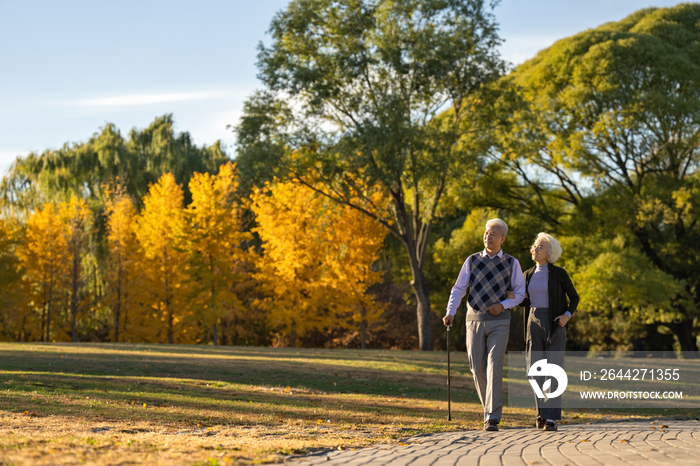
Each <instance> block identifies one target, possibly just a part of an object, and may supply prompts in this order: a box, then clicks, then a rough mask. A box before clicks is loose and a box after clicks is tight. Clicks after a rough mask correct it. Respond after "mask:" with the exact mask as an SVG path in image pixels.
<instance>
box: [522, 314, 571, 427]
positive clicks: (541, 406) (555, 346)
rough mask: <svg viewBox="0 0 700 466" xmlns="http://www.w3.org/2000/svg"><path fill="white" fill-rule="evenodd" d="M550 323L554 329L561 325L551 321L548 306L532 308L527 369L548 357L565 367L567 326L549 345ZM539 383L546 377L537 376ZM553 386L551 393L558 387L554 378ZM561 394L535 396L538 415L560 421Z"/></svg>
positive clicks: (526, 341)
mask: <svg viewBox="0 0 700 466" xmlns="http://www.w3.org/2000/svg"><path fill="white" fill-rule="evenodd" d="M550 324H551V325H552V327H551V328H552V330H553V329H554V325H556V326H558V327H559V324H558V323H551V319H550V317H549V309H548V308H546V307H540V308H534V307H532V308H530V316H529V318H528V321H527V337H526V340H525V350H526V351H527V353H526V363H527V369H528V371H529V370H530V366H531V365H532V364H533V363H535V362H537V361H539V360H540V359H547V363H548V364H556V365H558V366H560V367H561V368H562V369H563V368H564V349H565V347H566V327H559V328H558V329H557V331H556V332H554V334H553V335H552V338H551V345H550V346H549V347H547V338H548V337H549V335H550ZM534 379H535V380H536V381H537V383H538V384H539V385H540V387H542V386H543V385H544V381H545V380H546V377H535V378H534ZM551 383H552V387H551V388H550V390H548V391H549V392H550V393H552V392H554V391H555V390H556V389H557V386H556V384H557V383H556V380H555V379H552V382H551ZM561 398H562V397H561V396H559V397H557V398H554V399H548V400H541V399H539V398H537V396H535V404H536V406H537V415H538V416H539V417H542V418H544V419H552V420H554V421H558V420H560V419H561Z"/></svg>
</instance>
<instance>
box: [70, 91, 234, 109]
mask: <svg viewBox="0 0 700 466" xmlns="http://www.w3.org/2000/svg"><path fill="white" fill-rule="evenodd" d="M217 97H222V96H221V95H220V93H217V92H178V93H168V94H132V95H121V96H115V97H103V98H99V99H86V100H79V101H77V102H76V104H77V105H78V106H80V107H136V106H140V105H152V104H164V103H171V102H186V101H193V100H207V99H213V98H217Z"/></svg>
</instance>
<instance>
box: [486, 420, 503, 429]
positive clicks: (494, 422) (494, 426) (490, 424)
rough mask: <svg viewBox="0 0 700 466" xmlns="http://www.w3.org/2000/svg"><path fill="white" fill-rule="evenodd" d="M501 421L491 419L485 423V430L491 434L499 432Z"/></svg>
mask: <svg viewBox="0 0 700 466" xmlns="http://www.w3.org/2000/svg"><path fill="white" fill-rule="evenodd" d="M499 422H500V419H489V420H488V421H486V422H485V423H484V430H486V431H489V432H498V423H499Z"/></svg>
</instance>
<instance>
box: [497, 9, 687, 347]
mask: <svg viewBox="0 0 700 466" xmlns="http://www.w3.org/2000/svg"><path fill="white" fill-rule="evenodd" d="M699 43H700V5H698V4H694V3H693V4H691V3H688V4H681V5H678V6H676V7H673V8H665V9H655V8H649V9H645V10H640V11H638V12H636V13H634V14H632V15H630V16H629V17H627V18H625V19H624V20H622V21H620V22H617V23H607V24H604V25H603V26H600V27H598V28H596V29H591V30H588V31H585V32H582V33H580V34H577V35H575V36H573V37H570V38H567V39H563V40H561V41H559V42H557V43H556V44H554V45H553V46H551V47H550V48H548V49H546V50H543V51H542V52H540V53H539V54H538V55H537V56H536V57H535V58H534V59H532V60H530V61H528V62H526V63H524V64H523V65H521V66H519V67H518V68H517V69H515V70H514V72H513V73H511V74H510V75H509V76H508V77H507V78H505V80H504V82H503V83H502V84H503V85H504V86H510V88H511V90H512V93H511V94H510V98H511V100H510V102H502V109H503V110H504V111H505V113H507V114H508V116H507V118H508V119H509V120H508V124H507V125H504V126H501V129H502V131H494V132H492V133H491V136H492V137H494V142H495V143H496V144H497V147H498V149H499V152H500V154H501V155H502V158H501V159H500V160H499V162H506V163H507V164H509V166H510V167H511V168H512V169H513V170H514V171H515V172H516V173H518V174H519V175H520V181H521V186H524V187H528V188H530V189H531V193H532V195H533V196H532V197H533V198H534V199H538V202H539V208H538V210H539V214H540V215H541V216H542V218H543V219H544V220H546V221H548V222H550V224H559V226H558V227H557V228H559V230H561V231H564V232H566V231H567V230H568V231H570V232H572V233H573V232H574V231H576V230H578V232H579V233H581V232H586V233H589V234H593V233H595V234H596V235H598V236H599V237H602V238H604V239H605V238H607V239H609V240H611V239H613V238H615V237H617V236H620V237H621V238H623V239H624V241H625V245H626V247H628V248H631V249H632V250H633V251H632V252H630V253H629V255H623V256H620V257H617V258H613V257H612V256H609V255H601V257H598V258H594V260H595V261H596V262H595V264H598V268H597V269H596V270H597V271H596V272H595V274H594V275H595V277H598V278H600V277H607V279H609V280H613V286H612V287H602V288H599V292H600V293H604V295H598V296H597V299H598V300H600V302H610V300H614V299H615V297H616V296H617V292H616V290H619V289H625V290H627V291H628V292H631V289H632V288H634V289H635V290H636V292H635V293H632V295H633V296H637V297H638V298H639V299H640V300H642V301H646V303H647V304H646V305H642V304H641V301H637V302H636V304H635V306H633V307H639V308H640V309H642V308H648V307H649V306H651V307H652V308H653V312H644V313H640V314H639V318H640V319H645V320H650V319H651V320H654V321H656V322H658V323H659V324H662V325H665V326H667V327H668V328H669V329H671V330H672V331H673V332H674V333H675V335H676V337H677V338H678V341H679V343H680V347H681V349H682V350H683V351H691V352H694V353H695V354H697V351H698V347H697V345H696V339H695V336H694V334H693V332H694V329H697V327H698V325H699V324H700V322H698V317H699V316H700V314H699V311H698V309H699V308H700V268H698V267H697V263H698V260H700V221H699V220H700V208H699V207H700V206H699V205H698V201H697V200H698V199H700V172H699V171H698V162H699V161H700V159H699V155H700V150H699V147H700V53H699V52H700V49H699V48H698V44H699ZM513 96H517V97H518V98H517V99H513V98H512V97H513ZM504 118H506V117H504ZM552 186H554V188H553V189H552ZM541 193H548V196H549V197H547V196H540V194H541ZM555 198H556V199H558V200H559V201H565V202H566V204H567V205H568V207H566V208H564V209H551V208H550V207H551V206H552V205H553V203H551V202H549V201H551V200H552V199H555ZM562 213H564V214H566V215H565V216H564V217H562V216H561V214H562ZM638 254H641V255H643V256H644V257H645V259H644V260H642V259H641V258H640V257H639V255H638ZM620 261H621V262H620ZM590 267H593V265H591V266H590ZM606 267H610V268H611V269H612V270H611V272H612V271H614V270H625V272H624V273H619V274H610V273H604V270H603V269H605V268H606ZM625 267H627V269H625ZM629 267H641V268H645V269H648V270H646V271H645V270H642V271H638V274H637V275H635V274H633V275H628V273H630V270H631V269H630V268H629ZM588 270H589V271H590V270H593V269H590V268H589V269H588ZM581 273H583V272H581ZM639 274H641V275H639ZM582 276H583V275H582ZM630 276H638V277H639V278H640V279H639V280H637V281H633V282H630V281H629V277H630ZM586 277H587V278H589V279H593V275H586ZM657 279H658V280H659V281H658V282H657V283H667V282H669V283H673V284H674V286H673V287H670V288H669V287H666V286H654V287H651V288H649V289H644V290H642V288H644V287H648V286H649V284H650V283H652V282H654V281H656V280H657ZM630 287H632V288H630ZM669 290H674V294H673V296H672V297H668V296H667V295H666V294H667V292H668V291H669ZM649 293H651V294H649ZM661 298H663V299H662V300H661V301H663V303H664V304H661V301H660V299H661ZM584 304H585V303H584ZM628 304H634V303H628ZM586 305H588V306H590V305H591V304H590V303H589V304H586Z"/></svg>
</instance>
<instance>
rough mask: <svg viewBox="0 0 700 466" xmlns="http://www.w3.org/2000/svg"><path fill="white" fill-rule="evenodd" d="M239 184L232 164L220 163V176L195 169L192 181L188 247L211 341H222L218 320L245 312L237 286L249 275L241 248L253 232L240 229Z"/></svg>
mask: <svg viewBox="0 0 700 466" xmlns="http://www.w3.org/2000/svg"><path fill="white" fill-rule="evenodd" d="M237 187H238V182H237V180H236V174H235V170H234V166H233V164H231V163H228V164H226V165H222V166H221V167H220V168H219V173H218V174H217V175H210V174H208V173H204V174H201V173H195V174H194V175H193V176H192V178H191V180H190V183H189V188H190V192H191V193H192V202H191V203H190V205H189V206H188V207H187V210H186V216H187V220H188V229H187V235H186V236H187V250H188V254H189V265H190V270H189V271H190V276H191V278H192V280H191V282H190V283H191V290H190V292H191V295H190V296H191V298H192V299H191V301H190V302H191V304H192V305H193V307H194V308H195V309H197V311H198V312H197V316H196V317H197V320H198V321H199V322H201V323H202V325H204V327H205V328H208V329H210V330H211V341H212V342H213V344H214V345H217V344H218V343H219V335H218V325H219V322H220V319H221V318H222V317H223V316H224V315H226V314H231V313H243V310H242V308H241V303H240V300H239V299H238V297H237V294H236V289H237V285H238V284H240V283H241V282H242V280H243V279H244V278H245V274H243V273H241V272H242V270H241V269H242V267H241V264H242V263H243V262H245V261H247V260H248V254H247V253H246V252H245V251H244V250H243V249H242V248H241V243H242V242H243V241H246V240H249V239H251V237H252V235H251V234H250V233H244V232H241V231H240V225H239V213H238V211H237V209H236V205H235V203H234V194H235V191H236V189H237Z"/></svg>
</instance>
